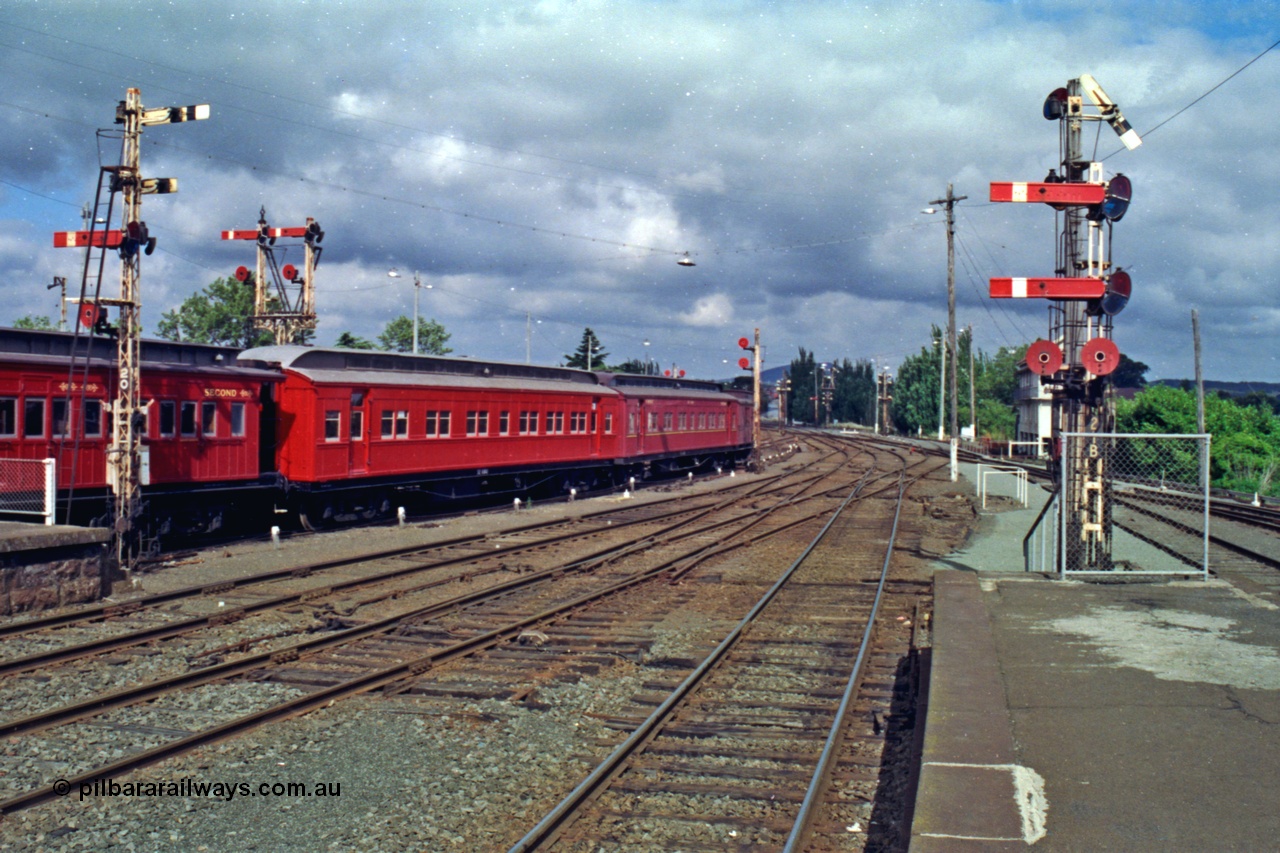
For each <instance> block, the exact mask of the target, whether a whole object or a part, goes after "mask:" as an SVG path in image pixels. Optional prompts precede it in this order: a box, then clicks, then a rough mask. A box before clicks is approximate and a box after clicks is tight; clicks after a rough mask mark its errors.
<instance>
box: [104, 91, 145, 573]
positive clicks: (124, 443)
mask: <svg viewBox="0 0 1280 853" xmlns="http://www.w3.org/2000/svg"><path fill="white" fill-rule="evenodd" d="M116 118H117V120H118V121H119V122H120V123H121V124H123V125H124V131H123V134H122V136H123V142H122V143H121V156H120V171H119V175H118V177H119V179H120V184H121V191H122V193H123V195H124V205H123V209H122V211H121V225H120V228H121V230H122V231H127V230H128V228H129V225H130V223H134V222H140V221H141V218H142V192H141V179H142V176H141V167H140V165H139V142H140V137H141V133H142V93H141V92H140V91H139V90H138V89H129V90H128V91H127V92H126V93H125V100H124V101H123V102H121V104H120V107H119V109H118V111H117V116H116ZM141 255H142V251H141V249H140V248H138V247H135V250H134V251H133V252H132V253H130V255H129V256H128V257H125V258H123V259H122V260H121V263H120V327H119V330H118V333H119V338H118V347H117V354H116V370H117V374H116V385H117V388H116V399H115V404H114V405H113V406H112V410H111V415H112V418H111V420H112V430H111V435H112V438H111V447H110V449H109V451H108V457H109V459H110V460H111V469H112V474H113V476H114V483H113V486H114V491H115V496H116V506H115V533H116V559H117V560H118V561H119V562H118V565H119V567H120V568H121V569H123V570H124V571H125V572H126V573H128V572H131V571H132V569H133V567H134V564H135V563H136V561H137V558H138V543H137V541H136V531H135V529H134V527H135V524H134V522H135V519H136V517H137V515H138V512H139V511H140V510H141V503H140V498H141V494H140V493H141V483H140V481H139V472H140V470H141V467H142V466H141V451H142V447H141V441H140V436H139V435H138V434H137V433H136V432H135V431H134V414H135V413H136V412H139V411H140V409H139V406H138V403H139V401H140V397H139V394H138V384H139V380H140V378H141V365H140V357H139V355H140V353H139V350H140V345H141V334H140V328H139V326H138V307H139V306H138V301H139V297H140V293H139V290H140V283H141V270H140V258H141Z"/></svg>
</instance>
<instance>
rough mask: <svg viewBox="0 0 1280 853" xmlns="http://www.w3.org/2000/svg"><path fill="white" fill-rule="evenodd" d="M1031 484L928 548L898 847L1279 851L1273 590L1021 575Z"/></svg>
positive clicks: (1279, 621) (1278, 691)
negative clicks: (923, 683) (913, 731)
mask: <svg viewBox="0 0 1280 853" xmlns="http://www.w3.org/2000/svg"><path fill="white" fill-rule="evenodd" d="M1037 491H1038V490H1036V489H1033V490H1032V492H1033V495H1032V497H1033V501H1032V506H1031V507H1029V508H1027V509H1017V510H1013V511H1008V510H1007V507H1006V511H1003V512H1000V513H997V514H995V515H994V517H991V518H986V517H984V519H983V523H982V526H981V527H980V529H979V532H978V533H977V534H975V536H974V537H973V538H972V539H971V541H970V542H969V543H968V544H967V545H966V547H965V548H964V549H963V550H961V551H960V552H958V553H957V554H954V555H952V556H951V557H949V558H948V559H947V560H945V561H942V562H940V563H939V571H938V573H937V574H936V575H935V580H936V595H935V610H934V619H933V650H932V658H931V673H930V680H929V705H928V711H927V720H926V724H925V734H924V755H923V764H922V768H921V775H920V784H919V792H918V798H917V805H916V812H915V819H914V823H913V826H912V838H911V850H912V851H914V853H933V851H978V850H983V851H986V850H992V851H1006V850H1025V849H1028V848H1030V847H1034V848H1035V849H1036V850H1045V851H1095V850H1123V851H1167V850H1242V851H1246V850H1247V851H1255V850H1277V849H1280V609H1278V606H1280V602H1278V601H1276V600H1274V596H1273V595H1272V594H1270V593H1263V594H1253V593H1250V592H1245V591H1243V590H1242V589H1239V588H1237V587H1235V586H1233V585H1232V584H1231V583H1229V582H1227V581H1224V580H1219V579H1211V580H1209V581H1207V582H1206V581H1202V580H1162V579H1158V580H1136V579H1135V580H1132V581H1129V582H1110V583H1083V582H1079V581H1067V582H1062V581H1058V580H1052V579H1048V578H1046V577H1044V576H1043V575H1029V574H1027V573H1025V572H1024V571H1023V566H1022V554H1021V542H1022V537H1023V536H1024V535H1025V534H1026V532H1027V530H1028V529H1029V527H1030V524H1031V523H1032V521H1033V520H1034V518H1035V513H1036V512H1037V511H1038V508H1039V507H1038V506H1037V505H1036V497H1037V495H1036V494H1035V493H1036V492H1037ZM1039 500H1040V502H1041V505H1042V502H1043V495H1040V496H1039Z"/></svg>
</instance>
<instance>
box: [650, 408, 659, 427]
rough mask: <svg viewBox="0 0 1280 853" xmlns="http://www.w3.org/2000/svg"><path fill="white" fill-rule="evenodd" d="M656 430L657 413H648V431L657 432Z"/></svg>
mask: <svg viewBox="0 0 1280 853" xmlns="http://www.w3.org/2000/svg"><path fill="white" fill-rule="evenodd" d="M657 430H658V413H657V412H650V413H649V432H657Z"/></svg>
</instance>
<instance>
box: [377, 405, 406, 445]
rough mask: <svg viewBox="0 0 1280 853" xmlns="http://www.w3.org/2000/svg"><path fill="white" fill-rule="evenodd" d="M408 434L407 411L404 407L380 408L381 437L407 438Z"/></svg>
mask: <svg viewBox="0 0 1280 853" xmlns="http://www.w3.org/2000/svg"><path fill="white" fill-rule="evenodd" d="M408 435H409V413H408V412H407V411H405V410H404V409H400V410H398V411H397V410H393V409H383V410H382V437H383V438H407V437H408Z"/></svg>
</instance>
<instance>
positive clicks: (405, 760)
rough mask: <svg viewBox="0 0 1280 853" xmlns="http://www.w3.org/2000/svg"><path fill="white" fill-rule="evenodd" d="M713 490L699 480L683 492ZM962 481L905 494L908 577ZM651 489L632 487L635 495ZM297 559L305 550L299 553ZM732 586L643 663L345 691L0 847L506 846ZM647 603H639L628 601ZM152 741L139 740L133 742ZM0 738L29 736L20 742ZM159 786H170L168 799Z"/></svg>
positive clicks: (45, 817)
mask: <svg viewBox="0 0 1280 853" xmlns="http://www.w3.org/2000/svg"><path fill="white" fill-rule="evenodd" d="M741 476H743V475H741V474H739V477H741ZM717 487H718V484H717V483H715V482H705V483H699V484H694V485H692V486H688V487H687V488H690V489H693V490H698V489H714V488H717ZM959 487H960V488H959V489H958V488H957V486H954V485H952V484H950V483H945V484H943V483H934V482H932V481H930V482H928V483H922V484H920V486H919V487H918V488H917V490H916V492H917V497H916V502H917V504H918V506H919V508H920V509H919V512H918V513H913V514H912V518H914V519H916V520H917V521H921V522H924V524H923V525H909V526H911V527H912V530H914V529H915V527H916V526H919V527H920V530H919V531H918V532H913V533H911V534H910V535H907V536H905V537H904V539H903V544H902V546H901V547H900V549H899V550H900V552H901V553H902V554H903V555H904V556H906V557H908V558H910V559H911V560H912V562H913V564H918V566H919V568H918V571H919V572H920V573H921V576H924V574H923V573H924V571H925V567H927V565H928V561H929V559H930V558H933V557H937V556H941V555H945V554H946V553H948V552H949V551H950V550H951V549H952V548H954V547H956V546H957V545H958V544H960V543H961V542H962V541H963V539H964V537H965V536H966V535H967V529H968V526H969V525H970V524H971V523H972V520H973V513H972V504H971V502H970V501H969V499H968V498H967V497H966V496H965V495H964V494H962V493H961V490H962V489H963V488H964V484H963V483H961V484H959ZM656 496H657V495H656V494H655V493H654V492H653V491H652V490H645V491H642V492H640V493H639V494H638V496H637V498H636V499H637V500H644V499H647V498H650V497H656ZM616 500H617V499H616V498H611V499H599V500H589V501H580V502H578V503H575V504H568V505H564V504H562V505H551V504H547V505H543V506H541V507H535V508H534V509H532V510H530V511H528V513H521V514H519V515H518V516H517V515H515V514H511V513H508V514H503V515H484V516H469V517H464V518H459V519H453V520H449V521H445V522H442V523H439V524H438V525H409V526H407V527H405V528H395V529H386V528H384V529H378V530H349V531H341V532H335V533H326V534H322V535H319V536H314V537H305V538H304V537H298V538H294V539H290V540H287V541H286V542H285V543H283V545H282V547H281V548H280V549H278V550H277V549H275V548H273V547H272V545H271V544H270V543H269V542H260V543H247V544H242V545H235V546H231V547H227V548H222V549H218V550H217V551H215V552H210V553H206V554H202V555H200V556H198V557H197V558H196V559H195V561H192V562H188V563H187V564H186V565H183V566H177V567H174V568H172V569H167V570H162V571H159V572H156V573H153V574H149V575H145V576H142V577H141V578H140V585H141V587H142V588H143V589H145V590H146V591H160V590H162V589H165V588H171V587H174V586H187V585H191V584H194V583H208V582H212V581H214V580H217V579H221V578H225V577H228V576H230V575H231V574H232V573H235V572H249V571H262V570H264V569H267V568H271V567H273V565H276V564H278V563H280V562H281V561H283V560H284V559H286V558H287V559H291V560H300V559H312V558H315V559H318V558H321V557H332V556H338V555H341V554H344V553H349V552H354V551H357V550H359V549H361V548H367V547H368V546H369V543H370V541H371V539H372V538H373V537H378V544H379V546H386V547H391V546H394V545H396V544H399V543H401V542H403V543H404V544H411V543H418V542H423V543H425V542H430V541H435V540H438V539H441V538H451V537H455V536H459V535H463V534H464V533H472V532H483V531H489V530H497V529H502V527H503V526H504V525H506V524H510V523H512V522H513V521H514V522H516V523H523V522H526V521H528V520H531V519H530V515H531V514H536V515H538V516H542V515H543V514H546V515H547V516H551V515H563V514H566V513H569V514H573V513H580V512H585V511H591V510H594V509H597V508H600V507H602V506H603V505H605V502H606V501H616ZM309 552H314V557H310V556H302V555H303V554H307V553H309ZM745 562H749V561H745ZM732 571H733V566H732V565H731V564H729V565H726V566H724V567H719V568H715V569H710V568H709V569H708V572H709V573H711V574H715V573H717V572H718V573H720V574H721V576H722V577H723V578H724V579H725V580H730V579H732V578H731V577H730V575H731V573H732ZM753 581H754V579H753ZM750 585H751V584H748V586H750ZM733 586H735V584H715V583H702V584H698V583H685V584H683V585H682V586H681V587H679V591H680V593H681V595H682V596H683V599H682V603H681V604H680V607H679V609H678V610H677V611H675V612H673V613H671V614H670V615H668V616H667V617H666V618H664V619H660V620H658V621H657V622H656V623H655V626H654V628H653V633H654V636H653V642H652V645H651V646H650V648H649V650H648V652H647V653H646V654H645V655H644V656H643V658H642V659H641V660H640V661H639V662H635V661H629V660H623V659H619V660H618V661H617V663H615V664H614V665H613V666H606V667H603V668H601V669H600V671H599V672H598V673H597V674H595V675H591V676H587V677H582V678H576V677H572V678H571V677H562V678H561V680H558V681H556V682H553V683H549V684H546V683H544V684H539V685H538V686H537V690H536V694H535V696H534V697H533V699H534V700H536V701H529V702H526V703H523V704H518V703H513V702H509V701H500V700H483V701H462V700H453V701H450V700H436V699H420V698H413V697H409V696H397V697H392V698H383V697H381V696H377V695H373V696H366V697H360V698H356V699H353V700H348V701H345V702H342V703H338V704H336V705H334V706H332V707H329V708H325V709H322V710H319V711H316V712H312V713H310V714H308V715H306V716H305V717H302V718H299V719H295V720H291V721H287V722H284V723H280V724H276V725H273V726H269V727H267V728H265V729H261V730H259V731H257V732H255V733H252V734H250V735H248V736H244V737H241V738H238V739H236V740H234V741H230V742H228V743H225V744H222V745H220V746H217V747H211V748H207V749H205V750H203V751H202V752H199V753H196V754H193V755H188V756H184V757H181V758H178V759H174V760H172V761H169V762H166V763H164V764H161V765H159V766H157V767H153V768H150V769H148V770H145V771H142V772H140V773H137V774H133V775H132V776H130V777H128V778H126V779H122V780H116V781H117V782H118V783H146V782H150V783H159V785H160V788H159V790H147V789H143V790H142V791H141V792H140V793H134V795H132V796H128V795H125V794H124V793H121V794H117V795H111V794H109V793H104V792H101V791H99V792H98V793H97V794H95V793H94V792H93V791H90V792H89V793H88V795H87V796H82V795H81V793H80V791H78V790H74V791H72V792H71V793H70V794H69V795H68V796H66V797H64V798H62V799H60V800H58V801H56V802H53V803H50V804H46V805H43V806H40V807H37V808H34V809H30V810H27V811H24V812H20V813H17V814H14V815H11V816H8V817H6V818H5V819H4V820H3V821H2V822H0V850H28V849H45V850H90V849H91V850H138V851H145V850H184V851H188V850H194V851H222V850H272V851H276V850H281V851H284V850H307V851H314V850H369V851H376V850H387V851H393V850H394V851H400V850H406V849H420V850H458V851H486V850H504V849H506V848H507V846H509V845H510V844H511V843H513V842H514V841H515V840H517V839H518V838H519V837H520V835H521V834H522V833H523V832H524V831H525V830H527V829H528V828H529V827H531V826H532V825H533V823H534V822H536V820H537V819H538V818H540V817H541V816H542V814H543V813H544V812H545V811H546V809H547V808H549V807H550V806H551V805H553V804H554V803H555V802H556V801H558V800H559V799H560V797H561V796H562V795H563V794H564V793H565V792H566V791H567V790H568V789H569V788H571V787H572V786H573V785H575V784H576V783H577V782H578V781H579V780H580V779H581V778H582V776H583V775H585V773H586V772H587V771H588V770H589V769H590V768H591V767H592V766H594V764H595V762H596V761H597V760H598V759H599V758H600V757H602V756H603V755H604V754H605V753H606V752H607V750H608V749H609V746H610V744H611V743H613V742H616V741H617V740H618V739H619V738H620V737H621V735H620V734H619V733H618V732H616V731H614V730H611V729H609V728H608V727H607V726H606V725H605V724H604V719H603V718H608V717H610V716H614V715H624V716H625V715H628V714H635V713H637V708H638V707H641V706H638V705H636V704H635V703H634V702H633V701H632V700H633V698H634V697H637V696H639V695H641V694H644V693H646V691H649V690H650V688H648V687H646V684H647V683H649V682H661V681H667V680H670V679H671V677H672V672H673V670H672V669H671V668H670V663H671V661H673V660H679V659H688V658H699V659H700V658H701V656H702V655H704V654H705V653H706V652H707V651H708V650H709V647H710V645H713V644H714V642H715V640H716V639H717V637H718V636H722V631H723V629H724V627H725V625H726V624H732V622H731V621H728V620H726V619H724V618H722V617H721V616H720V615H718V614H717V612H716V606H717V604H718V603H721V602H722V601H723V599H724V595H725V593H726V592H727V591H728V589H729V588H731V587H733ZM117 594H118V595H121V596H127V595H129V594H130V591H128V590H119V591H117ZM651 597H652V596H651ZM650 603H651V604H652V605H653V606H654V607H655V608H656V607H659V606H660V604H661V602H657V601H651V602H650ZM644 604H645V602H643V601H637V603H636V609H637V610H641V609H642V608H643V606H644ZM735 621H736V620H735ZM248 686H249V687H259V686H260V687H264V688H265V687H268V686H267V685H248ZM274 689H278V688H274ZM153 710H154V711H155V714H156V716H155V718H154V719H155V722H154V723H153V725H156V726H163V727H172V726H174V725H175V722H174V717H173V714H172V713H168V714H163V713H161V711H160V710H159V709H153ZM129 722H130V723H133V724H138V723H137V722H136V721H134V720H130V721H129ZM148 743H149V738H148V736H146V735H143V734H140V735H139V739H138V742H137V744H136V747H137V748H139V749H141V748H144V747H145V746H146V745H147V744H148ZM0 748H5V749H19V748H27V745H26V743H22V742H18V741H16V740H15V741H10V742H8V743H5V744H0ZM31 759H32V764H31V768H32V769H31V772H32V774H33V775H35V776H39V775H40V774H48V775H47V777H46V778H45V779H44V782H45V783H46V784H47V783H48V782H49V781H52V778H54V776H55V774H57V773H58V772H60V767H59V766H58V762H59V761H60V757H59V755H58V754H57V753H56V752H52V753H46V754H43V755H32V756H31ZM4 782H5V780H3V779H0V783H4ZM215 783H222V787H221V788H218V789H216V790H214V791H210V793H209V794H208V795H205V796H200V795H196V794H193V793H191V790H190V789H191V787H192V786H193V785H195V784H215ZM286 783H303V784H305V785H306V786H308V789H313V788H314V787H315V786H317V785H320V784H323V785H324V786H325V793H326V794H327V796H323V797H321V796H305V797H304V796H296V795H295V796H288V795H284V796H271V795H259V794H258V791H259V787H260V786H262V785H266V786H268V788H267V789H266V790H268V792H269V786H271V785H272V784H286ZM165 785H170V786H173V788H175V789H176V790H175V791H172V792H166V791H165V790H164V786H165ZM183 786H185V788H184V787H183ZM6 787H7V785H6Z"/></svg>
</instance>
